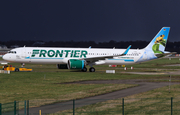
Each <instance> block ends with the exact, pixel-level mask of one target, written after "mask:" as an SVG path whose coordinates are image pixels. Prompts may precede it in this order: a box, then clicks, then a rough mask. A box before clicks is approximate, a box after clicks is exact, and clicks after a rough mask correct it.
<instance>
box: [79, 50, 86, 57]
mask: <svg viewBox="0 0 180 115" xmlns="http://www.w3.org/2000/svg"><path fill="white" fill-rule="evenodd" d="M87 54H88V52H87V51H85V50H82V51H81V56H80V57H81V58H82V57H83V56H84V58H86V55H87Z"/></svg>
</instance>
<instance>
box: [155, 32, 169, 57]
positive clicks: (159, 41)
mask: <svg viewBox="0 0 180 115" xmlns="http://www.w3.org/2000/svg"><path fill="white" fill-rule="evenodd" d="M164 37H165V35H160V36H159V37H157V38H156V41H155V44H154V45H153V46H152V50H153V51H154V53H156V54H157V53H158V54H163V52H162V51H160V50H159V47H160V45H163V46H164V47H165V45H166V40H165V39H163V38H164Z"/></svg>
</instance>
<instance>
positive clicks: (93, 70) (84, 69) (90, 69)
mask: <svg viewBox="0 0 180 115" xmlns="http://www.w3.org/2000/svg"><path fill="white" fill-rule="evenodd" d="M82 71H83V72H86V71H87V68H86V67H84V68H83V69H82ZM89 72H95V68H94V67H90V68H89Z"/></svg>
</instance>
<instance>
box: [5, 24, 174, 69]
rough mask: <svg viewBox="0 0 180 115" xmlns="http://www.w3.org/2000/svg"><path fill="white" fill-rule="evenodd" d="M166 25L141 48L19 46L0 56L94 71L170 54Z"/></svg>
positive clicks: (15, 60)
mask: <svg viewBox="0 0 180 115" xmlns="http://www.w3.org/2000/svg"><path fill="white" fill-rule="evenodd" d="M169 31H170V27H163V28H162V29H161V30H160V31H159V32H158V34H157V35H156V36H155V37H154V38H153V39H152V41H151V42H150V43H149V44H148V45H147V46H146V47H145V48H143V49H130V47H131V45H130V46H129V47H128V48H127V49H116V48H113V49H107V48H91V46H90V47H89V48H62V47H61V48H56V47H20V48H15V49H12V50H10V51H9V52H8V53H7V54H5V55H4V56H3V59H4V60H6V61H8V62H17V63H35V64H57V68H58V69H81V70H82V71H83V72H86V71H87V68H86V66H87V65H89V66H90V68H89V71H90V72H95V68H94V67H93V66H94V65H105V64H107V65H127V64H135V63H141V62H145V61H149V60H153V59H157V58H161V57H164V56H166V55H170V54H172V53H170V52H166V51H165V47H166V43H167V39H168V34H169Z"/></svg>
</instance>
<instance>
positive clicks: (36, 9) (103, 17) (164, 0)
mask: <svg viewBox="0 0 180 115" xmlns="http://www.w3.org/2000/svg"><path fill="white" fill-rule="evenodd" d="M179 6H180V0H1V1H0V40H1V41H8V40H42V41H71V40H73V41H95V42H107V41H110V40H114V41H136V40H142V41H151V40H152V39H153V37H154V36H155V35H156V34H157V33H158V32H159V30H160V29H161V28H162V27H165V26H166V27H171V30H170V34H169V39H168V40H169V41H180V39H179V38H180V29H179V25H180V23H179V22H180V7H179Z"/></svg>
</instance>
